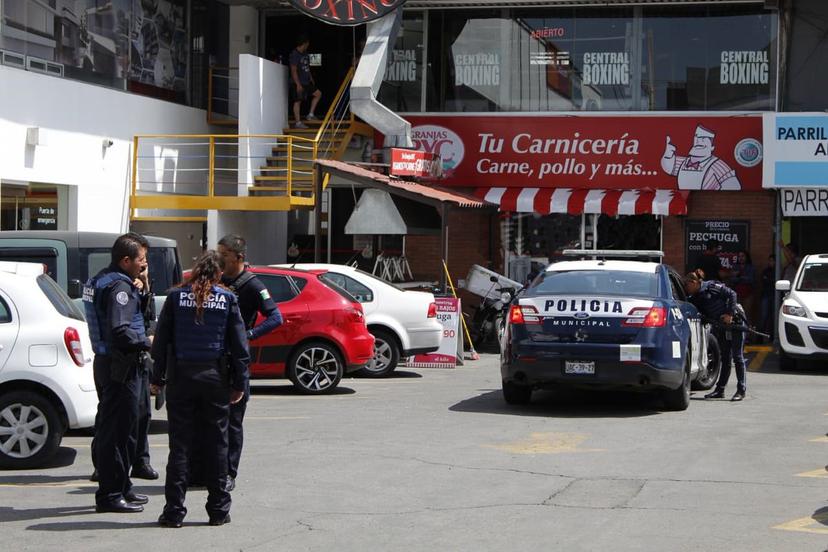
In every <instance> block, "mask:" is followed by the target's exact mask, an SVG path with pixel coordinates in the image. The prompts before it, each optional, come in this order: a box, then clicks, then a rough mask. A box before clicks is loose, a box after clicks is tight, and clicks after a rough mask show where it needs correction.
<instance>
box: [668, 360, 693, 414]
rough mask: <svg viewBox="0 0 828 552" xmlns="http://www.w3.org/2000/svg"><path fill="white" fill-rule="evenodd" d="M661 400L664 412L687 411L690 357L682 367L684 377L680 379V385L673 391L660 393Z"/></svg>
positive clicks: (688, 404)
mask: <svg viewBox="0 0 828 552" xmlns="http://www.w3.org/2000/svg"><path fill="white" fill-rule="evenodd" d="M661 400H662V401H663V402H664V407H665V409H666V410H675V411H679V410H687V407H688V406H690V356H689V355H688V356H687V361H686V362H685V367H684V377H683V378H682V379H681V385H679V386H678V387H677V388H675V389H667V390H665V391H662V393H661Z"/></svg>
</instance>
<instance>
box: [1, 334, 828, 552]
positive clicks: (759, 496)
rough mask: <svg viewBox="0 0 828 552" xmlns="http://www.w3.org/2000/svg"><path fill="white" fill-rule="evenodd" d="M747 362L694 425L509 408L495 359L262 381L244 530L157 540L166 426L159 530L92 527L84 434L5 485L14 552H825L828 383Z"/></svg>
mask: <svg viewBox="0 0 828 552" xmlns="http://www.w3.org/2000/svg"><path fill="white" fill-rule="evenodd" d="M751 360H752V364H751V372H750V373H749V379H748V396H747V399H746V400H745V401H743V402H741V403H731V402H730V401H727V400H721V401H705V400H703V399H701V393H694V395H693V399H694V400H693V401H692V402H691V405H690V408H689V409H688V410H687V411H686V412H662V411H661V410H660V408H659V403H658V401H657V400H654V399H650V398H648V397H642V396H640V395H636V394H623V393H584V392H578V391H558V392H536V393H535V396H534V398H533V402H532V404H530V405H529V406H526V407H513V406H508V405H506V404H505V403H504V402H503V400H502V397H501V393H500V375H499V368H498V359H497V357H495V356H493V355H484V356H483V357H482V358H481V359H480V360H478V361H471V362H467V363H466V365H465V366H462V367H458V368H456V369H453V370H440V369H407V368H400V369H398V372H397V373H396V374H395V375H394V377H391V378H388V379H383V380H372V379H360V378H346V379H344V380H343V381H342V383H341V385H340V389H339V390H338V392H337V393H335V394H333V395H329V396H322V397H308V396H302V395H298V394H296V393H295V392H294V391H293V389H292V388H291V386H290V385H289V383H288V382H286V381H281V380H273V381H267V382H257V383H255V384H254V392H253V393H254V394H253V399H252V403H251V405H250V406H249V408H248V411H247V420H246V431H247V433H246V441H245V450H244V456H243V458H242V465H241V470H240V476H239V479H238V482H237V488H236V491H235V492H234V493H233V510H232V518H233V521H232V523H231V524H230V525H226V526H222V527H210V526H208V525H207V524H206V522H207V515H206V512H205V511H204V501H205V499H206V491H204V490H195V491H192V492H190V493H189V494H188V497H187V505H188V507H189V514H188V516H187V519H186V520H185V526H184V527H183V528H181V529H165V528H160V527H158V526H157V525H156V524H155V520H156V519H157V517H158V515H159V514H160V512H161V509H162V507H163V502H164V497H163V468H164V466H165V464H166V453H167V445H166V439H167V436H166V422H165V421H164V420H163V411H162V412H161V413H160V414H161V415H160V416H158V419H156V420H155V421H154V422H153V431H152V435H151V451H152V456H153V465H154V466H155V467H156V469H158V470H159V471H161V472H162V479H161V480H159V481H140V480H136V481H135V483H136V486H137V487H136V490H137V491H138V492H142V493H146V494H148V495H150V503H149V505H148V506H147V508H146V510H145V511H144V512H143V513H140V514H121V515H118V514H96V513H95V512H94V491H95V484H94V483H91V482H89V481H88V480H87V477H88V476H89V474H90V473H91V471H92V465H91V462H90V449H89V443H90V437H89V436H87V435H84V434H82V433H79V432H74V433H72V434H70V435H68V436H67V437H66V438H65V439H64V441H63V445H62V448H61V451H60V453H59V455H58V457H57V459H56V461H55V465H54V466H52V467H49V468H46V469H40V470H33V471H27V472H20V471H18V472H15V471H5V472H0V527H2V530H3V533H2V534H3V542H5V543H6V544H4V545H3V549H4V550H15V551H18V550H38V551H40V550H58V549H59V550H64V551H65V550H83V551H96V550H107V551H111V550H140V551H146V550H163V549H174V550H228V551H230V550H234V551H235V550H244V551H254V550H255V551H259V550H261V551H265V550H268V551H270V550H337V551H366V550H383V551H386V550H452V551H454V550H469V551H471V550H474V551H480V550H498V551H502V550H527V551H528V550H563V551H581V550H584V551H594V550H613V551H620V550H636V551H641V550H645V551H649V550H652V551H685V550H687V551H690V550H694V551H695V550H727V551H737V550H745V551H764V550H767V551H785V550H791V551H806V550H813V551H824V550H826V547H828V471H826V468H825V465H826V463H827V462H828V437H826V431H828V404H826V400H825V397H826V395H827V394H828V393H827V392H828V367H825V366H824V365H821V366H820V365H817V366H810V367H805V368H804V369H803V370H802V371H799V372H796V373H780V372H779V371H778V370H777V367H776V366H777V361H776V358H775V356H774V355H773V354H772V353H770V352H769V351H767V350H758V351H753V352H752V353H751ZM734 391H735V381H734V382H732V383H731V385H730V386H729V388H728V397H729V396H730V395H731V394H732V393H733V392H734Z"/></svg>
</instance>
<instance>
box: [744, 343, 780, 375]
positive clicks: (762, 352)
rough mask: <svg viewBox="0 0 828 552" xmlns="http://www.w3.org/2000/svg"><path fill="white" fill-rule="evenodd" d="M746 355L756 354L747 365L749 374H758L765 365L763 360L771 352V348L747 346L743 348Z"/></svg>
mask: <svg viewBox="0 0 828 552" xmlns="http://www.w3.org/2000/svg"><path fill="white" fill-rule="evenodd" d="M745 352H746V353H756V354H755V355H754V356H753V358H752V359H750V363H749V364H748V371H749V372H758V371H759V370H761V369H762V365H763V364H765V359H766V358H767V357H768V355H769V354H770V353H772V352H773V347H771V346H770V345H748V346H746V347H745Z"/></svg>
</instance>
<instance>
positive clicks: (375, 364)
mask: <svg viewBox="0 0 828 552" xmlns="http://www.w3.org/2000/svg"><path fill="white" fill-rule="evenodd" d="M369 331H370V332H371V333H372V334H373V335H374V356H373V358H372V359H371V360H370V361H369V362H368V364H366V365H365V368H363V369H362V370H360V371H359V375H361V376H365V377H368V378H384V377H386V376H388V375H389V374H390V373H391V372H393V371H394V369H395V368H396V367H397V363H398V362H399V361H400V346H399V344H398V343H397V337H396V336H395V335H394V334H392V333H391V332H389V331H386V330H379V329H377V330H369Z"/></svg>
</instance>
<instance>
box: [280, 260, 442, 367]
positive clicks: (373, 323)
mask: <svg viewBox="0 0 828 552" xmlns="http://www.w3.org/2000/svg"><path fill="white" fill-rule="evenodd" d="M282 266H293V267H294V268H300V269H302V270H312V271H324V272H325V274H324V275H322V276H321V277H322V278H324V279H326V280H328V281H329V282H332V283H334V284H336V285H337V286H339V287H340V288H342V289H344V290H345V291H347V292H348V293H350V294H351V295H353V296H354V297H355V298H356V300H357V301H359V302H360V303H361V304H362V309H363V310H364V311H365V322H366V323H367V324H368V331H370V332H371V334H373V336H374V339H375V341H374V358H372V359H371V361H369V362H368V364H367V365H366V366H365V368H363V369H362V373H363V374H365V375H367V376H371V377H377V378H379V377H383V376H387V375H388V374H390V373H391V372H393V371H394V368H396V367H397V363H398V362H399V360H400V358H401V357H408V356H412V355H417V354H425V353H431V352H434V351H436V350H437V349H439V348H440V340H441V339H442V337H443V326H442V324H440V322H438V321H437V304H436V303H435V302H434V295H433V294H431V293H425V292H422V291H406V290H402V289H400V288H398V287H396V286H394V285H392V284H389V283H388V282H386V281H385V280H380V279H379V278H377V277H376V276H373V275H371V274H368V273H367V272H363V271H362V270H359V269H357V268H354V267H352V266H347V265H338V264H321V263H320V264H310V263H308V264H297V265H282Z"/></svg>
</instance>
